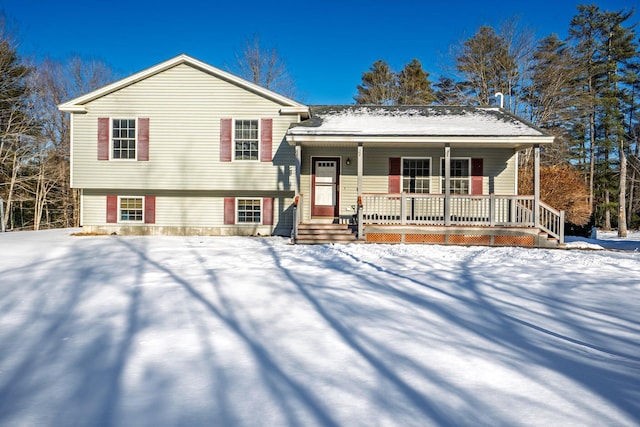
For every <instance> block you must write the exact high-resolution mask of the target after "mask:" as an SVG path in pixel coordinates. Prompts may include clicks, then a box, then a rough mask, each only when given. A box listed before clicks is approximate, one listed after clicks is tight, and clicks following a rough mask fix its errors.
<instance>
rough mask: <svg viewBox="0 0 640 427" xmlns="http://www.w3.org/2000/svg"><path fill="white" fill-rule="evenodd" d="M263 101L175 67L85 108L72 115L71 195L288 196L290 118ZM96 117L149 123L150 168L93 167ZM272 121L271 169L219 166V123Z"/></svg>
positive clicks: (200, 73)
mask: <svg viewBox="0 0 640 427" xmlns="http://www.w3.org/2000/svg"><path fill="white" fill-rule="evenodd" d="M281 108H282V106H281V105H280V104H277V103H276V102H274V101H271V100H270V99H267V98H264V97H262V96H259V95H257V94H255V93H252V92H250V91H247V90H246V89H243V88H240V87H238V86H235V85H233V84H231V83H229V82H226V81H223V80H220V79H218V78H216V77H214V76H211V75H209V74H207V73H205V72H203V71H200V70H197V69H195V68H193V67H191V66H189V65H186V64H182V65H178V66H176V67H174V68H171V69H169V70H166V71H164V72H162V73H159V74H156V75H154V76H151V77H149V78H147V79H145V80H142V81H139V82H137V83H135V84H133V85H130V86H128V87H125V88H123V89H120V90H118V91H116V92H114V93H111V94H108V95H105V96H103V97H102V98H99V99H96V100H94V101H92V102H90V103H88V104H87V110H88V112H87V113H86V114H73V132H74V135H73V154H72V156H73V158H72V165H73V173H72V175H73V182H72V185H73V187H75V188H103V189H106V188H120V189H140V188H149V189H168V190H203V191H213V190H229V191H231V190H237V191H273V190H274V189H279V190H283V191H293V187H294V183H293V179H294V177H295V173H294V149H293V147H291V146H289V145H288V144H287V143H286V142H285V141H284V135H285V133H286V131H287V129H288V128H289V126H290V125H291V123H293V122H296V121H297V120H298V118H297V116H296V115H280V113H279V111H280V109H281ZM99 117H112V118H129V117H148V118H149V158H150V161H149V162H135V163H134V162H100V161H98V160H97V157H96V152H97V135H98V131H97V127H98V118H99ZM226 117H233V118H234V119H237V120H260V119H262V118H272V119H273V128H272V131H273V146H272V153H273V161H272V162H227V163H221V162H220V145H219V144H220V119H221V118H226Z"/></svg>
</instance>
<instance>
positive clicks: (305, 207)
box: [59, 55, 563, 246]
mask: <svg viewBox="0 0 640 427" xmlns="http://www.w3.org/2000/svg"><path fill="white" fill-rule="evenodd" d="M59 108H60V110H62V111H65V112H68V113H70V116H71V118H70V120H71V122H70V123H71V185H72V187H73V188H77V189H79V190H80V201H81V225H82V227H83V230H84V231H85V232H88V233H107V234H112V233H116V234H170V235H188V234H202V235H263V236H265V235H283V236H291V237H292V240H293V241H294V242H297V243H322V242H349V241H354V242H355V241H360V242H384V243H441V244H487V245H503V244H504V245H509V244H515V245H525V246H555V245H558V244H561V243H562V241H563V213H562V212H559V211H556V210H554V209H553V208H552V207H550V206H547V205H546V204H545V203H544V202H543V201H542V200H540V197H539V157H540V149H541V147H544V146H545V145H548V144H551V143H552V142H553V137H552V136H550V135H548V134H547V133H545V132H544V131H542V130H540V129H538V128H536V127H535V126H533V125H531V124H529V123H527V122H525V121H523V120H522V119H520V118H518V117H516V116H514V115H512V114H510V113H509V112H507V111H506V110H504V109H501V108H497V107H496V108H480V107H462V106H460V107H452V106H394V107H391V106H356V105H347V106H307V105H303V104H301V103H298V102H296V101H294V100H292V99H289V98H287V97H284V96H282V95H280V94H277V93H274V92H272V91H270V90H267V89H265V88H263V87H260V86H258V85H255V84H253V83H251V82H249V81H247V80H244V79H242V78H240V77H237V76H235V75H233V74H231V73H228V72H226V71H223V70H220V69H218V68H216V67H213V66H211V65H208V64H206V63H203V62H201V61H198V60H196V59H194V58H191V57H189V56H186V55H180V56H178V57H175V58H172V59H170V60H168V61H165V62H163V63H161V64H158V65H156V66H154V67H151V68H149V69H146V70H144V71H141V72H139V73H137V74H134V75H132V76H130V77H127V78H125V79H122V80H120V81H117V82H115V83H113V84H110V85H108V86H105V87H103V88H101V89H98V90H95V91H93V92H90V93H88V94H85V95H83V96H80V97H78V98H75V99H72V100H70V101H68V102H65V103H63V104H61V105H60V106H59ZM525 149H531V150H532V151H533V153H534V158H535V171H534V178H533V179H534V184H535V185H534V188H535V191H534V194H528V195H522V194H518V184H517V183H518V167H517V164H518V153H519V152H520V151H522V150H525Z"/></svg>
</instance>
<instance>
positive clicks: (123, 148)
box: [111, 119, 136, 160]
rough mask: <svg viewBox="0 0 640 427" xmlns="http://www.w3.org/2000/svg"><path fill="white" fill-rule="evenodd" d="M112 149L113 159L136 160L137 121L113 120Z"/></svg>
mask: <svg viewBox="0 0 640 427" xmlns="http://www.w3.org/2000/svg"><path fill="white" fill-rule="evenodd" d="M111 147H112V150H113V152H112V153H113V156H112V158H113V159H134V160H135V158H136V121H135V119H113V121H112V124H111Z"/></svg>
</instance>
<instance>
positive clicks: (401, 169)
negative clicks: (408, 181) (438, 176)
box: [400, 156, 433, 194]
mask: <svg viewBox="0 0 640 427" xmlns="http://www.w3.org/2000/svg"><path fill="white" fill-rule="evenodd" d="M404 159H409V160H411V159H417V160H429V192H428V193H426V194H432V193H433V159H432V158H431V157H420V156H406V157H401V158H400V180H401V182H400V189H401V190H402V191H404ZM416 194H425V193H416Z"/></svg>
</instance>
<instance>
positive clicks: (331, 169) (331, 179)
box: [311, 157, 340, 217]
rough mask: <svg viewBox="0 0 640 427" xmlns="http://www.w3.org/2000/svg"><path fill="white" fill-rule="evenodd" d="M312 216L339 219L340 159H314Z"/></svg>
mask: <svg viewBox="0 0 640 427" xmlns="http://www.w3.org/2000/svg"><path fill="white" fill-rule="evenodd" d="M312 164H313V170H312V176H313V179H312V183H311V192H312V194H311V216H315V217H319V216H321V217H337V216H338V200H339V186H338V184H339V182H338V178H339V176H340V174H339V170H338V168H339V165H340V159H339V158H325V157H323V158H319V157H315V158H313V163H312Z"/></svg>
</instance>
